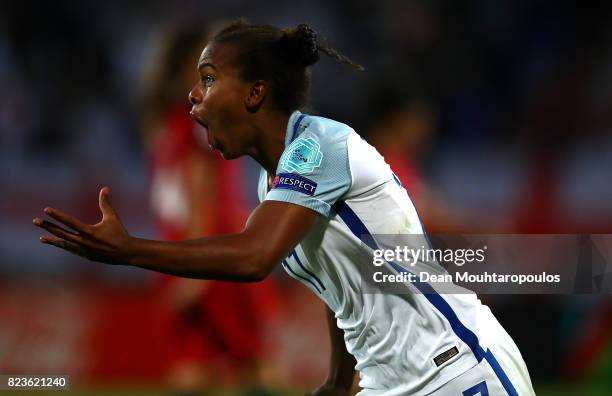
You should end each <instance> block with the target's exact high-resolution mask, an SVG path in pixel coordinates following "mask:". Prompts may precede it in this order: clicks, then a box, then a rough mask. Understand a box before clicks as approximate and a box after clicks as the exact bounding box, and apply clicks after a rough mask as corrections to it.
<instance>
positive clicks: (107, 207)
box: [99, 187, 117, 219]
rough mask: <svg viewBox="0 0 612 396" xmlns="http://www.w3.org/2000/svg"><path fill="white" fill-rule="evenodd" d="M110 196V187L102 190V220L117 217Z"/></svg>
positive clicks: (100, 199)
mask: <svg viewBox="0 0 612 396" xmlns="http://www.w3.org/2000/svg"><path fill="white" fill-rule="evenodd" d="M109 194H110V189H109V188H108V187H103V188H102V189H101V190H100V198H99V205H100V210H101V211H102V219H105V218H107V217H108V216H117V214H116V212H115V209H113V207H112V206H111V204H110V202H109V199H108V195H109Z"/></svg>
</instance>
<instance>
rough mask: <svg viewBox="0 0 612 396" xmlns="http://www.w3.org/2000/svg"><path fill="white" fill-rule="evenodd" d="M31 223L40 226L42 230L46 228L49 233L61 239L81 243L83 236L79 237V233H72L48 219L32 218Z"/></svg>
mask: <svg viewBox="0 0 612 396" xmlns="http://www.w3.org/2000/svg"><path fill="white" fill-rule="evenodd" d="M33 223H34V225H35V226H37V227H40V228H42V229H44V230H47V231H49V232H50V233H51V234H53V235H55V236H56V237H59V238H61V239H63V240H67V241H71V242H75V243H83V237H81V236H80V235H79V234H77V233H74V232H72V231H69V230H65V229H63V228H62V227H60V226H58V225H57V224H54V223H51V222H50V221H47V220H42V219H39V218H36V219H34V221H33ZM41 242H42V240H41Z"/></svg>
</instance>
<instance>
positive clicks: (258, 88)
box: [244, 80, 268, 113]
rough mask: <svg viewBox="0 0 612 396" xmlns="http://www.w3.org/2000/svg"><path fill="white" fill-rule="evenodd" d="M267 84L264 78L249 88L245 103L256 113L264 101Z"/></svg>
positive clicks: (248, 108) (249, 109) (247, 107)
mask: <svg viewBox="0 0 612 396" xmlns="http://www.w3.org/2000/svg"><path fill="white" fill-rule="evenodd" d="M267 88H268V86H267V84H266V82H265V81H263V80H257V81H255V82H254V83H253V84H251V87H250V89H249V92H248V94H247V97H246V98H245V101H244V105H245V107H246V109H247V111H249V112H250V113H255V112H257V110H259V108H260V107H261V105H262V104H263V102H264V98H265V97H266V91H267Z"/></svg>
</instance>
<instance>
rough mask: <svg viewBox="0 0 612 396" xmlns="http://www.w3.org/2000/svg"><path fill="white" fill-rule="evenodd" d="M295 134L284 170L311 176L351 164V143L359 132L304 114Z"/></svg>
mask: <svg viewBox="0 0 612 396" xmlns="http://www.w3.org/2000/svg"><path fill="white" fill-rule="evenodd" d="M294 132H295V133H294V136H293V137H292V141H291V142H290V143H289V144H288V145H287V147H286V149H285V151H284V152H283V155H282V157H281V160H280V162H279V168H280V170H281V171H284V172H295V173H298V174H308V173H311V172H313V171H314V170H315V169H317V168H327V167H328V166H330V165H333V166H334V167H335V166H337V165H338V163H341V162H346V161H348V143H347V141H348V138H349V136H350V134H351V133H355V131H353V129H352V128H351V127H349V126H348V125H346V124H343V123H340V122H338V121H334V120H331V119H329V118H324V117H317V116H311V115H307V114H303V118H302V119H301V120H299V122H298V124H297V125H296V127H295V131H294Z"/></svg>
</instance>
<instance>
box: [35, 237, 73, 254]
mask: <svg viewBox="0 0 612 396" xmlns="http://www.w3.org/2000/svg"><path fill="white" fill-rule="evenodd" d="M40 241H41V242H42V243H44V244H47V245H53V246H56V247H58V248H60V249H64V250H66V251H68V252H70V253H74V254H76V255H79V256H84V249H83V248H82V247H80V246H79V245H77V244H76V243H73V242H69V241H66V240H64V239H61V238H57V237H54V236H49V235H45V236H42V237H40Z"/></svg>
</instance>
